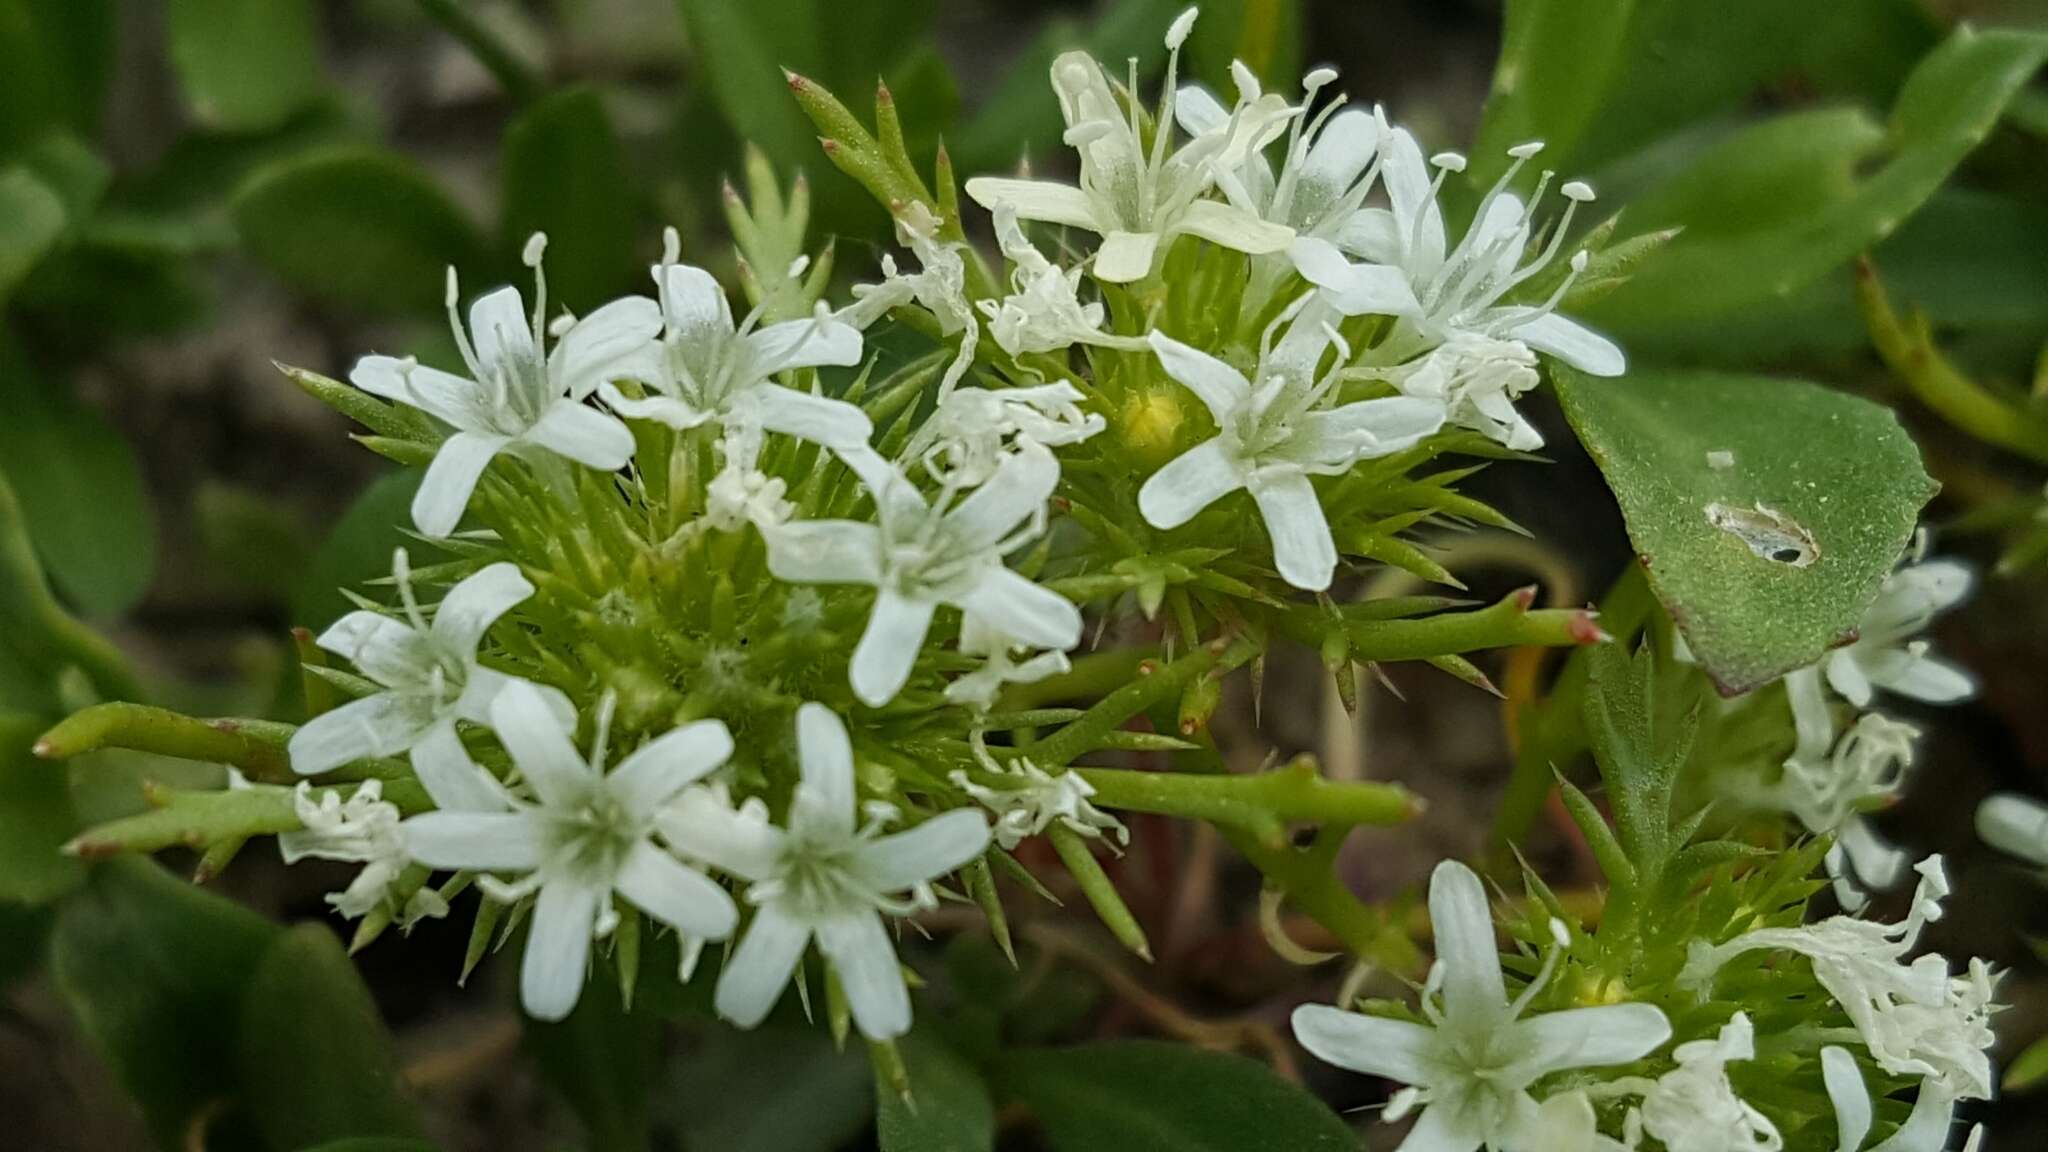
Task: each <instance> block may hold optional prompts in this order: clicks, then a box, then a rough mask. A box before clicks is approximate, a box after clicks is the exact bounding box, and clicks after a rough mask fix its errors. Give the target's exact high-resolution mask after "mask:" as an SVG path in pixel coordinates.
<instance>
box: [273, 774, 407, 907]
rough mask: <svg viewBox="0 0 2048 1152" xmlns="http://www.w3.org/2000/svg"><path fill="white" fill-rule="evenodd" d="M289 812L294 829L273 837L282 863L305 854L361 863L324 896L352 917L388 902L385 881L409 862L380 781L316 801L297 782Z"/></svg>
mask: <svg viewBox="0 0 2048 1152" xmlns="http://www.w3.org/2000/svg"><path fill="white" fill-rule="evenodd" d="M292 811H293V812H294V813H295V814H297V816H298V818H299V824H300V827H299V828H298V829H296V830H294V831H291V832H280V833H278V836H277V850H278V853H279V854H280V855H282V856H283V857H284V862H285V863H286V864H296V863H298V862H299V861H300V860H303V859H305V858H306V857H308V856H311V857H316V858H318V859H321V860H344V861H349V862H352V863H356V864H361V865H362V866H363V867H362V870H361V871H359V872H357V873H356V876H355V879H354V880H352V881H350V882H349V886H348V887H347V888H346V889H345V890H343V891H340V892H334V893H330V894H328V897H327V902H328V903H329V904H332V905H333V906H334V910H335V911H337V912H339V913H341V915H342V916H343V917H344V918H346V919H349V920H355V919H358V918H359V917H362V916H367V915H369V913H370V912H371V911H372V910H373V909H375V908H377V907H378V906H379V905H381V904H385V903H387V902H389V901H390V900H391V898H392V892H391V885H392V884H393V883H395V882H396V881H397V880H398V877H399V876H400V874H402V873H403V872H404V871H405V867H406V865H407V864H408V863H410V862H411V860H410V858H409V857H407V856H406V854H405V844H404V842H403V841H402V840H401V839H400V837H399V835H398V821H399V812H398V806H397V805H396V804H393V803H391V802H389V801H387V800H385V799H384V783H383V781H381V780H365V781H363V782H362V783H361V784H358V785H357V786H356V790H355V791H354V792H351V793H350V794H349V797H348V799H346V800H343V799H342V798H341V791H340V790H339V789H329V790H327V791H325V792H323V793H322V794H321V796H320V799H318V800H317V801H316V800H314V799H313V785H312V783H311V782H310V781H304V780H302V781H300V782H299V786H298V789H297V790H296V791H294V792H293V793H292ZM429 908H430V904H427V903H422V904H421V905H420V907H419V909H418V911H420V912H422V913H426V912H428V909H429ZM445 910H446V909H445V906H444V907H443V908H441V909H440V911H445ZM393 911H396V912H400V913H404V912H407V911H411V910H410V909H393ZM404 918H408V919H410V918H412V917H404Z"/></svg>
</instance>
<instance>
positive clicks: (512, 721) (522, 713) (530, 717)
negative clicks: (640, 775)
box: [491, 680, 595, 805]
mask: <svg viewBox="0 0 2048 1152" xmlns="http://www.w3.org/2000/svg"><path fill="white" fill-rule="evenodd" d="M491 727H492V729H494V730H495V731H496V732H497V733H498V740H499V742H500V743H502V744H504V745H505V750H506V751H507V752H510V753H511V754H512V762H513V763H514V764H517V765H518V766H519V771H520V774H521V775H522V776H524V777H525V778H526V782H527V783H528V784H530V785H532V786H533V790H534V792H536V793H538V794H539V796H540V798H541V802H542V803H544V804H549V805H566V804H572V803H575V802H576V801H577V800H579V799H580V798H582V796H583V795H584V792H585V789H587V788H588V787H589V786H590V784H591V782H592V781H593V780H594V779H595V774H594V773H593V772H592V771H591V769H590V762H589V761H588V760H585V759H584V758H583V755H582V753H580V752H578V751H576V747H575V745H573V744H571V743H569V737H568V736H567V735H566V734H565V733H564V732H563V731H562V727H561V725H560V724H559V723H557V722H556V720H555V714H554V711H553V709H551V708H549V707H548V702H547V699H546V698H545V697H543V696H542V695H541V694H540V692H539V691H538V690H537V689H536V688H535V687H534V686H533V685H531V684H528V683H527V682H526V681H524V680H514V681H511V682H510V683H508V684H506V685H505V687H504V689H503V690H501V691H500V692H499V693H498V698H497V699H496V700H493V701H492V702H491Z"/></svg>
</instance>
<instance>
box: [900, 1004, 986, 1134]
mask: <svg viewBox="0 0 2048 1152" xmlns="http://www.w3.org/2000/svg"><path fill="white" fill-rule="evenodd" d="M896 1045H897V1048H898V1049H899V1050H900V1051H901V1052H902V1054H903V1062H904V1065H905V1066H906V1067H907V1068H908V1069H909V1072H910V1093H911V1096H910V1099H909V1100H905V1099H903V1098H902V1097H901V1096H898V1095H897V1094H896V1093H895V1091H893V1090H892V1089H891V1088H890V1086H889V1085H888V1084H887V1083H885V1082H884V1080H883V1079H882V1077H879V1076H877V1077H876V1078H875V1114H876V1124H877V1128H878V1132H879V1137H880V1144H881V1152H989V1150H990V1149H991V1148H993V1147H994V1146H995V1133H996V1121H995V1110H994V1108H993V1107H992V1106H991V1105H990V1104H989V1098H988V1085H987V1084H985V1083H983V1081H982V1078H981V1073H980V1071H979V1070H977V1069H976V1068H975V1067H974V1066H973V1065H972V1064H969V1063H968V1062H967V1061H966V1060H964V1059H962V1058H961V1056H960V1054H959V1053H957V1052H955V1051H953V1049H952V1048H951V1047H950V1046H949V1045H948V1044H947V1043H946V1042H945V1041H944V1040H942V1039H940V1038H939V1036H938V1035H937V1033H935V1032H934V1031H933V1030H932V1029H931V1027H930V1026H928V1025H927V1026H923V1027H919V1028H918V1029H916V1030H914V1031H912V1032H911V1033H910V1034H909V1035H908V1036H905V1037H903V1038H902V1039H900V1040H898V1041H897V1042H896Z"/></svg>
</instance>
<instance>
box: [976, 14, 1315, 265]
mask: <svg viewBox="0 0 2048 1152" xmlns="http://www.w3.org/2000/svg"><path fill="white" fill-rule="evenodd" d="M1175 26H1176V27H1178V26H1179V24H1178V22H1176V25H1175ZM1167 46H1168V53H1167V64H1166V84H1165V88H1164V90H1163V91H1162V93H1161V95H1160V101H1159V109H1158V113H1157V115H1156V116H1155V118H1154V121H1155V123H1156V124H1157V126H1158V127H1157V130H1156V131H1154V132H1153V134H1152V147H1151V149H1150V150H1149V151H1148V150H1147V149H1146V147H1145V143H1144V140H1143V138H1142V136H1141V134H1140V129H1139V123H1138V121H1139V118H1138V116H1137V114H1136V110H1135V109H1131V110H1130V111H1129V112H1128V113H1127V111H1126V108H1125V106H1124V104H1123V102H1122V101H1120V100H1119V99H1118V98H1117V94H1116V90H1115V89H1114V88H1113V87H1112V86H1111V84H1110V82H1109V78H1108V77H1107V76H1105V75H1104V74H1103V71H1102V66H1101V65H1100V64H1098V63H1096V62H1095V60H1094V59H1093V58H1091V57H1090V56H1089V55H1088V54H1087V53H1085V52H1067V53H1063V54H1061V55H1060V57H1059V58H1058V59H1056V60H1054V61H1053V64H1052V86H1053V90H1054V91H1055V92H1057V93H1058V94H1059V99H1060V114H1061V115H1062V116H1064V117H1065V118H1066V124H1067V131H1066V135H1065V140H1066V142H1067V143H1068V144H1069V145H1071V146H1073V147H1074V148H1075V150H1077V151H1078V152H1079V153H1080V159H1081V181H1080V186H1079V187H1075V186H1074V185H1071V184H1059V183H1054V182H1051V181H1046V180H1013V179H1002V178H997V177H991V176H977V177H975V178H974V179H972V180H969V181H968V182H967V194H968V195H969V196H971V197H973V199H974V201H975V202H976V203H978V204H980V205H981V206H982V207H984V208H994V207H995V206H997V205H998V204H1003V205H1008V206H1009V207H1010V208H1012V209H1014V210H1015V211H1016V213H1017V215H1018V216H1019V217H1021V218H1023V219H1025V220H1043V221H1045V222H1047V223H1049V224H1063V225H1066V226H1068V227H1071V228H1085V229H1087V230H1088V231H1090V232H1094V233H1096V234H1097V235H1099V236H1101V237H1102V247H1101V248H1100V249H1098V250H1097V251H1096V253H1095V265H1094V271H1095V277H1096V279H1098V280H1102V281H1105V282H1107V283H1119V284H1120V283H1125V282H1128V281H1132V280H1139V279H1143V278H1144V276H1145V275H1146V274H1147V273H1149V272H1150V271H1151V270H1152V264H1153V260H1154V258H1155V256H1156V255H1157V254H1158V252H1159V250H1160V248H1161V247H1163V246H1164V244H1165V243H1166V242H1167V241H1169V240H1171V239H1172V238H1173V237H1175V236H1179V235H1192V236H1200V237H1201V238H1203V239H1205V240H1208V241H1211V242H1213V243H1216V244H1221V245H1222V246H1224V247H1226V248H1234V249H1236V250H1238V251H1240V252H1251V253H1262V252H1278V251H1281V250H1283V249H1285V248H1286V247H1287V245H1288V243H1289V242H1290V241H1291V240H1293V239H1294V233H1293V231H1292V230H1290V229H1288V228H1286V227H1283V226H1281V225H1278V224H1273V223H1269V222H1267V221H1265V220H1261V219H1259V218H1258V216H1256V215H1255V214H1253V213H1251V212H1247V211H1245V210H1244V209H1243V208H1239V207H1236V206H1234V205H1231V204H1227V203H1224V202H1222V201H1220V200H1207V199H1203V194H1204V193H1206V192H1207V191H1208V190H1209V188H1210V186H1211V185H1212V184H1213V183H1214V181H1215V177H1216V173H1217V172H1218V171H1220V170H1229V169H1233V168H1235V167H1237V166H1238V165H1239V164H1240V163H1242V162H1243V159H1244V157H1245V156H1247V155H1249V154H1250V153H1252V152H1255V151H1257V150H1259V149H1260V148H1263V147H1265V146H1266V145H1267V144H1268V143H1270V142H1272V140H1273V139H1274V138H1275V137H1276V136H1278V135H1279V133H1280V132H1281V131H1282V129H1283V126H1284V125H1285V124H1286V122H1287V119H1288V117H1290V116H1292V115H1293V114H1294V112H1293V109H1291V108H1289V107H1287V104H1286V102H1285V101H1283V100H1281V99H1279V98H1278V97H1272V98H1269V99H1265V100H1260V101H1255V102H1254V103H1253V104H1252V105H1251V106H1248V107H1240V108H1239V109H1238V110H1237V111H1235V112H1233V113H1232V114H1231V116H1230V117H1229V118H1228V120H1227V122H1226V123H1224V124H1223V125H1221V126H1219V127H1217V128H1216V129H1215V130H1214V131H1208V132H1203V133H1201V134H1200V135H1198V136H1195V137H1194V138H1193V139H1191V140H1189V141H1188V142H1187V143H1185V144H1183V145H1182V146H1181V147H1180V148H1178V149H1175V148H1173V147H1172V143H1171V141H1172V137H1173V131H1172V124H1173V123H1174V98H1175V94H1174V84H1175V78H1176V76H1177V75H1178V72H1179V68H1180V43H1179V38H1177V37H1175V36H1173V35H1171V34H1169V35H1168V37H1167ZM1133 69H1134V71H1135V65H1133ZM1129 87H1130V89H1131V92H1132V95H1131V99H1132V100H1134V101H1135V100H1136V94H1135V92H1136V81H1135V77H1133V79H1132V82H1131V84H1130V85H1129Z"/></svg>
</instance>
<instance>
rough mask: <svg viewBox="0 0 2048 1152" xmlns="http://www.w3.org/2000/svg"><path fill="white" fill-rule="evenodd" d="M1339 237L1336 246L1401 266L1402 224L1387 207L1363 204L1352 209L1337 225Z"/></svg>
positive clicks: (1374, 260)
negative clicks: (1341, 222)
mask: <svg viewBox="0 0 2048 1152" xmlns="http://www.w3.org/2000/svg"><path fill="white" fill-rule="evenodd" d="M1336 240H1337V247H1339V248H1341V249H1343V250H1344V251H1346V252H1349V253H1350V254H1352V255H1353V256H1356V257H1358V258H1359V259H1361V260H1369V261H1371V262H1372V263H1374V264H1387V265H1391V266H1393V267H1396V268H1399V267H1401V266H1402V255H1403V251H1404V249H1403V245H1402V237H1401V225H1400V223H1399V222H1398V221H1396V220H1395V219H1394V214H1393V213H1392V212H1389V211H1387V210H1386V209H1385V208H1360V209H1359V210H1358V211H1356V212H1353V213H1352V214H1351V215H1350V216H1349V217H1348V218H1347V219H1346V220H1345V221H1344V223H1343V224H1341V225H1339V226H1338V228H1337V236H1336ZM1411 283H1412V280H1411Z"/></svg>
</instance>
